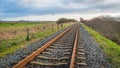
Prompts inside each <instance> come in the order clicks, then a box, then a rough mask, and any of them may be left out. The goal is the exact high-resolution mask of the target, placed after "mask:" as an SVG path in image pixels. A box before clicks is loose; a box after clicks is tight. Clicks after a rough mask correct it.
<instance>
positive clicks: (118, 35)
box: [82, 17, 120, 44]
mask: <svg viewBox="0 0 120 68" xmlns="http://www.w3.org/2000/svg"><path fill="white" fill-rule="evenodd" d="M82 22H83V23H84V24H85V25H87V26H89V27H91V28H92V29H94V30H96V31H97V32H99V33H100V34H101V35H103V36H104V37H106V38H108V39H110V40H112V41H114V42H116V43H117V44H120V21H117V19H116V18H114V17H96V18H93V19H91V20H82Z"/></svg>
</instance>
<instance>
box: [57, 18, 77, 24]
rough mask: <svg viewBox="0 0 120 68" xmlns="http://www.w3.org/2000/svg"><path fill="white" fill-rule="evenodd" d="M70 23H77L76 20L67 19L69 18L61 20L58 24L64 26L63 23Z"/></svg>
mask: <svg viewBox="0 0 120 68" xmlns="http://www.w3.org/2000/svg"><path fill="white" fill-rule="evenodd" d="M68 22H77V20H75V19H67V18H60V19H59V20H58V21H57V22H56V23H57V24H62V23H68Z"/></svg>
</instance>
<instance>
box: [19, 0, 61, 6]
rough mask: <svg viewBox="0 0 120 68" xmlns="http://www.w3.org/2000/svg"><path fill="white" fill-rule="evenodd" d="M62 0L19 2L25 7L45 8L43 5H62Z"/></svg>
mask: <svg viewBox="0 0 120 68" xmlns="http://www.w3.org/2000/svg"><path fill="white" fill-rule="evenodd" d="M61 1H62V0H21V1H20V3H19V4H21V5H22V6H24V7H34V8H43V7H55V6H60V5H62V2H61Z"/></svg>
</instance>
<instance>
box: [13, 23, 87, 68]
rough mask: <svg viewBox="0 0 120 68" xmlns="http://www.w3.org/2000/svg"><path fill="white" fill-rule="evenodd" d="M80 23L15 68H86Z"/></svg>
mask: <svg viewBox="0 0 120 68" xmlns="http://www.w3.org/2000/svg"><path fill="white" fill-rule="evenodd" d="M86 66H87V64H86V56H85V50H84V45H82V44H81V42H80V37H79V24H77V25H73V26H71V27H69V28H68V29H66V30H65V31H64V32H62V33H61V34H59V35H58V36H56V37H55V38H53V39H52V40H50V41H49V42H48V43H46V44H45V45H43V46H42V47H41V48H39V49H37V50H36V51H34V52H33V53H32V54H30V55H28V56H27V57H26V58H24V59H23V60H21V61H19V62H18V63H17V64H16V65H15V66H13V68H86Z"/></svg>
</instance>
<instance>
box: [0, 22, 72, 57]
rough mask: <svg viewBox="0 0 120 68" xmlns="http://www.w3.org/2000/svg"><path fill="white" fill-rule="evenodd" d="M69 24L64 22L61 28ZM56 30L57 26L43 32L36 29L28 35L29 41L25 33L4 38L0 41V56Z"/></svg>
mask: <svg viewBox="0 0 120 68" xmlns="http://www.w3.org/2000/svg"><path fill="white" fill-rule="evenodd" d="M49 24H50V23H49ZM70 25H71V24H64V26H63V28H61V29H64V28H66V27H68V26H70ZM57 31H58V30H57V27H56V28H54V31H52V29H47V30H46V31H45V32H40V31H38V32H36V33H34V34H32V35H30V41H26V35H18V36H16V37H15V38H14V39H10V40H4V41H2V42H0V57H5V56H6V55H8V54H11V53H13V52H15V51H16V50H18V49H21V48H25V47H26V46H27V45H28V44H30V43H33V42H35V41H38V40H41V39H44V38H46V37H47V36H50V35H52V34H54V33H55V32H57Z"/></svg>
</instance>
